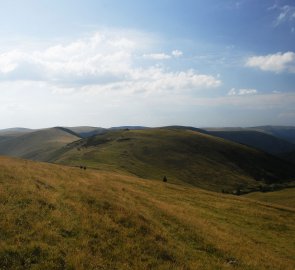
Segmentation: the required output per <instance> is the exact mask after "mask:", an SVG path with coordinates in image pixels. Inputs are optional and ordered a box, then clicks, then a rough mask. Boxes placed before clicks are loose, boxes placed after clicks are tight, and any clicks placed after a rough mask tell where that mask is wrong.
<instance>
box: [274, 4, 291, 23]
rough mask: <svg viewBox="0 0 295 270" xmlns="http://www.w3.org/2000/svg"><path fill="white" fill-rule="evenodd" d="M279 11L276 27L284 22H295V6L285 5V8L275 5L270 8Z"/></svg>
mask: <svg viewBox="0 0 295 270" xmlns="http://www.w3.org/2000/svg"><path fill="white" fill-rule="evenodd" d="M271 9H272V10H278V11H279V14H278V15H277V17H276V20H275V22H274V25H275V26H278V25H280V24H282V23H284V22H288V21H289V22H290V21H293V20H295V7H294V6H289V5H285V6H282V7H280V6H277V5H274V6H272V7H271V8H270V10H271Z"/></svg>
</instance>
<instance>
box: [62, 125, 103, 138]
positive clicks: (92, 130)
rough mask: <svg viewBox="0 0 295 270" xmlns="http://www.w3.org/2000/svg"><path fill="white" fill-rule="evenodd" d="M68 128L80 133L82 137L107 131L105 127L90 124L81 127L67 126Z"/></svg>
mask: <svg viewBox="0 0 295 270" xmlns="http://www.w3.org/2000/svg"><path fill="white" fill-rule="evenodd" d="M66 129H68V130H71V131H73V132H75V133H76V134H78V136H80V137H82V138H88V137H91V136H95V135H97V134H102V133H104V132H105V131H106V129H105V128H100V127H89V126H80V127H66Z"/></svg>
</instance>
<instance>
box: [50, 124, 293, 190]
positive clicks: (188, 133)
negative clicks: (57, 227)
mask: <svg viewBox="0 0 295 270" xmlns="http://www.w3.org/2000/svg"><path fill="white" fill-rule="evenodd" d="M52 161H54V162H57V163H61V164H68V165H73V166H80V165H83V166H88V167H91V168H97V169H104V170H105V169H109V170H111V171H127V172H129V173H131V174H133V175H136V176H139V177H142V178H154V179H159V180H162V178H163V177H164V176H166V177H167V178H168V181H172V182H173V183H182V184H183V183H186V184H189V185H194V186H198V187H201V188H205V189H209V190H215V191H221V190H224V191H229V192H233V191H234V190H236V191H238V192H248V191H251V190H255V189H258V188H259V186H260V185H264V184H282V183H286V182H288V181H289V180H294V179H295V167H294V166H293V164H291V163H289V162H285V161H283V160H281V159H279V158H276V157H274V156H271V155H268V154H266V153H264V152H261V151H258V150H255V149H252V148H249V147H247V146H244V145H241V144H237V143H234V142H230V141H228V140H224V139H221V138H218V137H215V136H211V135H208V134H204V133H201V132H197V131H193V130H186V129H179V128H176V129H175V128H150V129H145V130H115V131H108V132H106V133H104V134H100V135H97V136H95V137H91V138H86V139H81V140H79V141H75V142H73V143H70V144H69V145H67V147H66V148H63V150H62V151H59V152H58V155H56V156H55V158H53V160H52Z"/></svg>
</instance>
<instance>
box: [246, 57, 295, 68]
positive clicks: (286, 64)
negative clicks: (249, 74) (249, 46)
mask: <svg viewBox="0 0 295 270" xmlns="http://www.w3.org/2000/svg"><path fill="white" fill-rule="evenodd" d="M246 66H248V67H257V68H259V69H261V70H263V71H273V72H276V73H279V72H284V71H287V72H291V73H294V72H295V53H294V52H285V53H281V52H278V53H275V54H269V55H265V56H253V57H250V58H248V59H247V61H246Z"/></svg>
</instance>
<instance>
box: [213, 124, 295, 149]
mask: <svg viewBox="0 0 295 270" xmlns="http://www.w3.org/2000/svg"><path fill="white" fill-rule="evenodd" d="M208 133H209V134H211V135H214V136H217V137H220V138H224V139H227V140H230V141H234V142H237V143H241V144H245V145H248V146H250V147H254V148H257V149H260V150H262V151H265V152H267V153H270V154H273V155H281V154H282V153H287V152H291V151H295V144H293V143H290V142H288V141H286V140H283V139H281V138H278V137H275V136H273V135H270V134H267V133H264V132H260V131H256V130H247V129H246V130H243V129H242V130H230V129H225V130H218V131H217V130H208Z"/></svg>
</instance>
